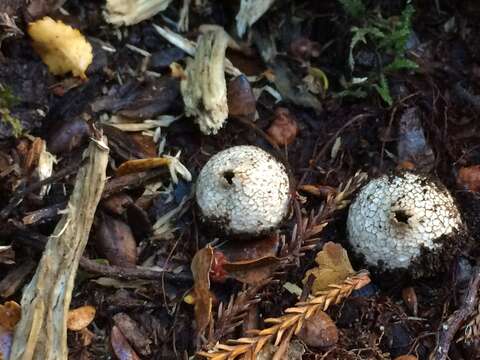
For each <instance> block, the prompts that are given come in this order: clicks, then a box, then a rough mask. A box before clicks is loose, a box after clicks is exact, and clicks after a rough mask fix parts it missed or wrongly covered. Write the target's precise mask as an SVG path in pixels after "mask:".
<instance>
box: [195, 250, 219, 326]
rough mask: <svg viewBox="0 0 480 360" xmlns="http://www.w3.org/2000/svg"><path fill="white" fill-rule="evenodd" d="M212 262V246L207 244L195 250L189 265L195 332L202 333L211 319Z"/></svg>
mask: <svg viewBox="0 0 480 360" xmlns="http://www.w3.org/2000/svg"><path fill="white" fill-rule="evenodd" d="M212 262H213V248H212V247H211V246H207V247H205V248H203V249H200V250H199V251H197V253H196V254H195V256H194V257H193V259H192V264H191V266H190V267H191V269H192V275H193V280H194V286H193V297H194V303H195V307H194V311H195V320H196V322H197V334H202V333H203V332H204V331H205V329H206V328H207V326H208V324H209V323H210V321H211V320H212V305H213V294H212V293H211V291H210V277H209V274H210V270H211V268H212Z"/></svg>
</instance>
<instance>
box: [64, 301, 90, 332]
mask: <svg viewBox="0 0 480 360" xmlns="http://www.w3.org/2000/svg"><path fill="white" fill-rule="evenodd" d="M95 313H96V309H95V308H94V307H93V306H91V305H85V306H81V307H79V308H76V309H72V310H70V311H69V312H68V319H67V329H68V330H72V331H80V330H82V329H84V328H86V327H87V326H88V325H90V323H91V322H92V321H93V319H94V318H95Z"/></svg>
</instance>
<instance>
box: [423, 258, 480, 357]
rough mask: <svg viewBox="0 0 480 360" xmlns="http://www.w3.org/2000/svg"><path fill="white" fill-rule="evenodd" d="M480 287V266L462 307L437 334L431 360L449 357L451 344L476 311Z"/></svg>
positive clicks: (475, 270) (475, 271) (477, 267)
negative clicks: (466, 320)
mask: <svg viewBox="0 0 480 360" xmlns="http://www.w3.org/2000/svg"><path fill="white" fill-rule="evenodd" d="M479 286H480V266H476V267H475V268H474V271H473V275H472V279H471V280H470V284H469V286H468V291H467V294H466V295H465V299H464V300H463V303H462V306H461V307H460V308H459V309H458V310H456V311H455V312H454V313H453V314H452V315H450V317H449V318H448V319H447V321H445V322H444V323H443V324H441V325H440V330H439V331H438V334H437V345H436V346H435V349H434V350H433V351H432V353H431V354H430V357H429V359H430V360H445V359H447V356H448V351H449V349H450V344H451V342H452V341H453V338H454V337H455V334H456V333H457V331H458V329H459V328H460V326H461V325H462V323H463V322H464V321H465V319H466V318H467V317H468V316H469V315H470V314H471V313H472V312H473V311H474V307H475V304H476V302H477V298H478V289H479Z"/></svg>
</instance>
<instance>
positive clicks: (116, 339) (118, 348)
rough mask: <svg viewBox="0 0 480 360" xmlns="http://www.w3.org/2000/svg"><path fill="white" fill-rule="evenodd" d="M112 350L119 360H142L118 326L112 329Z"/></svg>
mask: <svg viewBox="0 0 480 360" xmlns="http://www.w3.org/2000/svg"><path fill="white" fill-rule="evenodd" d="M110 342H111V344H112V349H113V352H114V353H115V355H116V356H117V358H118V359H119V360H140V357H139V356H138V355H137V353H136V352H135V351H134V350H133V349H132V347H131V346H130V344H129V343H128V341H127V339H126V338H125V336H124V335H123V334H122V332H121V331H120V329H119V328H118V327H117V326H115V325H114V326H113V327H112V333H111V334H110Z"/></svg>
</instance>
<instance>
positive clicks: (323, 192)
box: [299, 184, 337, 198]
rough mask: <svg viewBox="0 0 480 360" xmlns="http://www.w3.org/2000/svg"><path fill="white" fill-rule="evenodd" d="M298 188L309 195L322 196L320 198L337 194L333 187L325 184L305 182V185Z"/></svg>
mask: <svg viewBox="0 0 480 360" xmlns="http://www.w3.org/2000/svg"><path fill="white" fill-rule="evenodd" d="M299 189H300V190H302V191H305V192H307V193H309V194H311V195H314V196H318V197H322V198H327V197H329V196H335V195H336V194H337V190H336V189H335V188H333V187H331V186H327V185H311V184H305V185H301V186H299Z"/></svg>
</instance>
